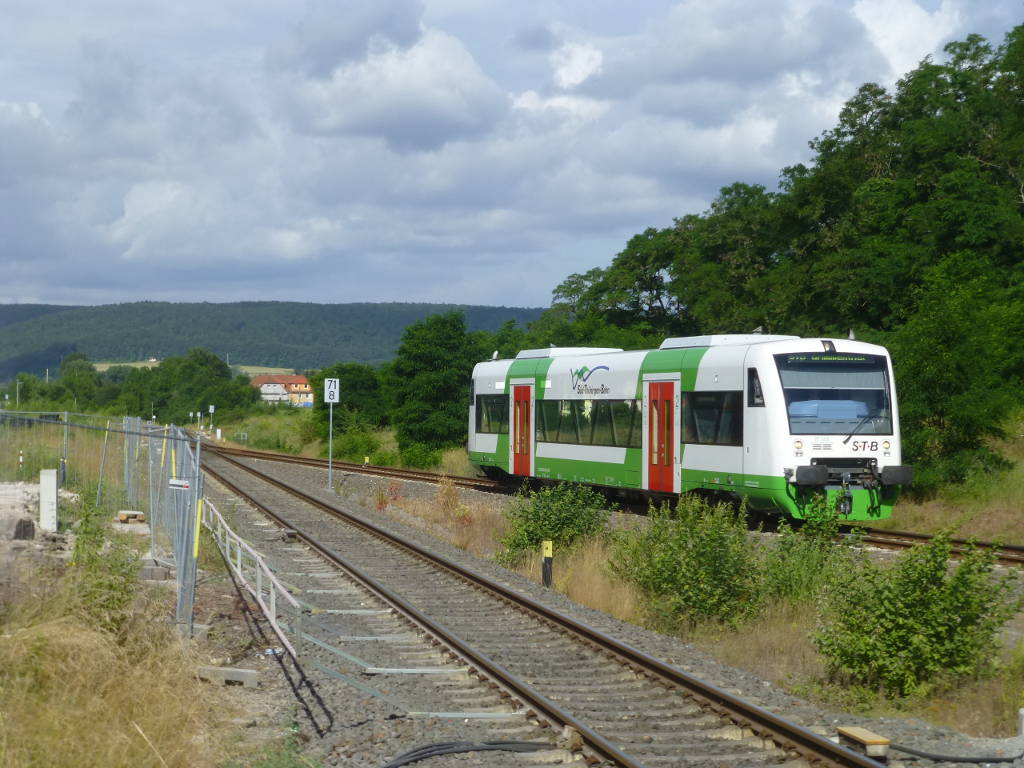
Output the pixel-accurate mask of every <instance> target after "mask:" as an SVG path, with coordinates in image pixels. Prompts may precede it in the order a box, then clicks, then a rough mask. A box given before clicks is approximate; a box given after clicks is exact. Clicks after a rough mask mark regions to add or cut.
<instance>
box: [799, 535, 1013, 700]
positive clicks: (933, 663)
mask: <svg viewBox="0 0 1024 768" xmlns="http://www.w3.org/2000/svg"><path fill="white" fill-rule="evenodd" d="M950 551H951V545H950V535H949V533H948V532H947V533H943V534H941V535H939V536H936V537H935V538H934V539H932V541H931V542H929V543H928V544H925V545H922V546H919V547H915V548H914V549H912V550H910V551H908V552H906V553H904V554H902V555H901V556H900V557H899V559H898V560H897V561H896V563H895V564H893V565H892V566H891V567H888V568H886V567H884V566H880V565H876V564H874V563H871V562H869V561H866V560H865V561H864V562H863V564H862V567H861V568H860V569H858V570H857V571H856V572H853V573H851V574H850V575H849V578H848V579H845V580H842V581H836V582H835V583H834V585H833V589H831V590H830V591H829V593H828V595H827V598H826V603H825V605H824V608H825V612H824V615H823V625H822V628H821V629H820V630H819V631H818V632H817V633H816V634H815V635H814V642H815V644H816V645H817V647H818V650H819V651H820V652H821V654H822V655H823V656H824V657H825V659H826V661H827V663H828V668H829V672H830V674H831V676H832V677H833V679H836V680H840V681H844V682H849V683H854V684H860V685H865V686H870V687H873V688H878V689H883V690H885V691H886V692H888V693H891V694H896V695H901V696H902V695H910V694H918V693H924V692H926V691H927V690H928V688H929V687H931V686H932V685H933V684H934V683H935V682H937V681H939V680H940V679H943V678H948V677H957V676H962V675H969V674H977V673H979V672H981V671H983V670H984V669H985V667H986V665H987V664H988V663H989V662H990V661H991V660H992V654H993V652H994V651H995V649H996V648H997V647H998V646H997V643H996V642H995V638H996V633H997V632H998V631H999V629H1000V627H1001V626H1002V625H1003V624H1004V623H1005V622H1006V621H1007V620H1008V619H1009V618H1010V617H1011V616H1012V615H1013V614H1014V613H1015V612H1016V611H1017V610H1018V609H1019V607H1020V598H1015V597H1013V596H1012V594H1011V587H1012V584H1011V581H1012V579H1013V576H1012V575H1009V576H1003V577H997V576H996V575H995V574H994V572H993V565H994V563H995V558H996V554H995V552H994V551H993V550H990V549H980V548H977V547H971V548H969V549H968V551H967V552H966V553H965V554H964V556H963V557H962V558H961V559H960V561H959V562H958V563H957V564H956V565H955V566H953V567H951V566H950V565H949V558H950Z"/></svg>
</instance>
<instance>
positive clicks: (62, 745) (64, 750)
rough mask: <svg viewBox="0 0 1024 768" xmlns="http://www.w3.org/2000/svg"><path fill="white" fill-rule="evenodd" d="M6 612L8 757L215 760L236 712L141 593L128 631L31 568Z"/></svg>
mask: <svg viewBox="0 0 1024 768" xmlns="http://www.w3.org/2000/svg"><path fill="white" fill-rule="evenodd" d="M27 577H28V581H27V582H24V583H22V585H21V589H20V590H17V595H18V596H19V597H20V600H18V601H17V602H16V603H13V604H12V603H8V604H7V605H6V606H5V609H4V612H3V616H2V618H0V626H2V630H0V632H2V633H0V700H2V701H3V717H2V718H0V764H2V765H4V766H10V767H11V768H20V767H21V766H26V767H27V766H39V765H75V766H80V767H81V768H92V767H93V766H95V767H96V768H100V767H101V766H103V767H109V766H114V767H117V766H167V767H169V768H176V767H177V766H181V768H185V767H186V766H214V765H218V764H220V763H222V762H223V761H224V759H226V757H227V755H226V752H225V747H224V744H225V743H226V739H225V736H226V734H227V732H226V731H222V730H221V729H220V728H218V725H217V724H218V723H224V722H225V720H226V717H227V716H230V714H231V712H230V710H229V709H228V707H229V702H228V700H227V698H226V697H225V696H224V695H223V693H222V692H221V690H220V689H214V688H211V687H209V686H205V685H204V684H202V683H200V682H199V681H198V680H197V678H196V676H195V668H196V665H197V663H198V660H197V659H196V658H195V657H194V656H193V654H192V653H190V652H189V651H188V650H187V649H186V648H185V647H183V646H182V644H181V642H180V640H179V639H178V635H177V633H176V632H175V631H174V629H173V628H172V626H171V625H170V624H168V623H166V622H164V621H162V620H161V617H160V615H159V611H158V608H157V604H147V602H146V601H144V600H143V601H141V602H140V603H139V605H138V606H137V611H136V614H135V616H134V619H133V621H132V625H131V626H130V627H129V628H128V629H127V631H126V632H124V633H122V635H120V636H119V637H115V636H114V635H112V634H110V633H107V632H102V631H99V630H97V629H95V628H94V627H93V626H91V625H90V624H88V623H86V622H85V621H83V620H81V619H79V618H77V617H76V615H75V614H74V613H69V612H68V610H69V606H70V604H71V602H72V601H71V600H70V598H69V597H68V596H67V593H66V591H65V590H66V585H65V584H64V583H63V582H62V581H61V580H59V579H55V578H54V577H52V576H50V575H46V574H42V573H40V572H39V571H34V572H32V573H29V574H27Z"/></svg>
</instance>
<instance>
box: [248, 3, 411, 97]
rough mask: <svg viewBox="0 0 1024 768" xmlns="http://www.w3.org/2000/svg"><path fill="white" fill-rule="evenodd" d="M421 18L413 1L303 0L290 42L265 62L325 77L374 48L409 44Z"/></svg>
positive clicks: (359, 59)
mask: <svg viewBox="0 0 1024 768" xmlns="http://www.w3.org/2000/svg"><path fill="white" fill-rule="evenodd" d="M422 16H423V4H422V3H421V2H418V0H346V2H344V3H338V2H336V1H334V0H309V2H308V3H307V5H306V10H305V13H304V15H303V17H302V19H300V20H299V22H298V23H297V24H296V25H295V27H294V29H293V31H292V34H291V36H290V39H289V40H288V41H287V42H286V43H283V44H281V45H280V47H277V48H274V49H272V50H271V52H270V54H269V56H268V60H269V62H270V64H271V65H272V66H273V67H274V68H285V69H295V70H298V71H299V72H301V73H302V74H303V75H305V76H307V77H314V78H320V79H326V78H329V77H330V75H331V73H332V72H333V71H334V70H335V68H337V67H339V66H342V65H344V64H348V63H351V62H354V61H361V60H362V59H365V58H366V57H367V56H368V55H369V54H371V53H372V52H373V51H374V50H377V49H380V48H382V47H383V48H387V47H396V48H399V49H405V48H408V47H409V46H411V45H414V44H415V43H416V42H417V41H418V40H419V39H420V37H421V36H422V21H421V20H422Z"/></svg>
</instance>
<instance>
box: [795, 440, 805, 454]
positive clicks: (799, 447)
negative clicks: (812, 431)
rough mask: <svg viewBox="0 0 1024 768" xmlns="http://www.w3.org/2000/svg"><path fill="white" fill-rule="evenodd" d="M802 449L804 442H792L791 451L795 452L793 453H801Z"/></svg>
mask: <svg viewBox="0 0 1024 768" xmlns="http://www.w3.org/2000/svg"><path fill="white" fill-rule="evenodd" d="M803 449H804V441H803V440H794V441H793V450H795V451H802V450H803Z"/></svg>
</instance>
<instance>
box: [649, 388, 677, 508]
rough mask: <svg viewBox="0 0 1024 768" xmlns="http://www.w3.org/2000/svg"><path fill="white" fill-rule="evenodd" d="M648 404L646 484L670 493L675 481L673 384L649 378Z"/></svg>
mask: <svg viewBox="0 0 1024 768" xmlns="http://www.w3.org/2000/svg"><path fill="white" fill-rule="evenodd" d="M648 387H649V389H648V398H649V400H650V406H649V408H648V411H647V434H648V438H647V487H648V488H650V489H651V490H652V491H666V492H668V493H672V491H673V490H674V482H673V481H674V480H675V466H674V461H675V455H676V454H675V438H674V435H673V432H674V430H673V426H674V425H675V421H676V410H675V400H676V397H675V383H674V382H671V381H652V382H651V383H650V384H648Z"/></svg>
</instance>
